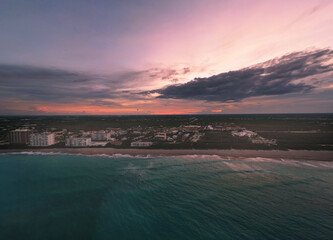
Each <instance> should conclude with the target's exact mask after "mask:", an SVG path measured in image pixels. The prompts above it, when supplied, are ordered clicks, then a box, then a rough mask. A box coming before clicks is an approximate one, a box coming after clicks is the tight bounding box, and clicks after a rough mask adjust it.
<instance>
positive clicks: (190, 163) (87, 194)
mask: <svg viewBox="0 0 333 240" xmlns="http://www.w3.org/2000/svg"><path fill="white" fill-rule="evenodd" d="M332 223H333V163H327V162H326V163H325V162H301V161H288V162H287V161H285V162H281V161H276V160H269V159H247V160H226V159H221V158H219V157H216V156H184V157H161V158H131V157H124V156H123V157H121V156H118V157H106V156H93V157H92V156H80V155H24V154H20V155H15V154H11V155H6V154H3V155H0V239H10V240H14V239H20V240H27V239H43V240H44V239H71V240H73V239H302V240H303V239H332V236H333V227H332Z"/></svg>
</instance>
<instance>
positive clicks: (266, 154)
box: [0, 148, 333, 162]
mask: <svg viewBox="0 0 333 240" xmlns="http://www.w3.org/2000/svg"><path fill="white" fill-rule="evenodd" d="M20 152H31V153H34V152H36V153H37V152H42V153H59V154H83V155H101V154H105V155H110V156H112V155H115V154H121V155H131V156H141V157H147V156H148V157H167V156H184V155H217V156H220V157H222V158H235V159H244V158H272V159H278V160H281V161H284V160H301V161H328V162H332V161H333V152H332V151H314V150H286V151H284V150H237V149H231V150H218V149H211V150H206V149H117V148H39V149H1V150H0V153H20Z"/></svg>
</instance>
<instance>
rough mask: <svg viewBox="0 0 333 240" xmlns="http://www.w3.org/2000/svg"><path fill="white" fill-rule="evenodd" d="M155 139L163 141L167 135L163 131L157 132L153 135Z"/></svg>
mask: <svg viewBox="0 0 333 240" xmlns="http://www.w3.org/2000/svg"><path fill="white" fill-rule="evenodd" d="M155 139H157V140H162V141H165V140H166V139H167V135H166V133H164V132H159V133H157V134H156V135H155Z"/></svg>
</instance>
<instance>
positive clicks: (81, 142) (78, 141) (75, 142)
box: [66, 137, 91, 147]
mask: <svg viewBox="0 0 333 240" xmlns="http://www.w3.org/2000/svg"><path fill="white" fill-rule="evenodd" d="M88 146H91V138H84V137H80V138H73V137H71V138H67V139H66V147H88Z"/></svg>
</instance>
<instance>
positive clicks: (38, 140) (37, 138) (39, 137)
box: [30, 132, 55, 147]
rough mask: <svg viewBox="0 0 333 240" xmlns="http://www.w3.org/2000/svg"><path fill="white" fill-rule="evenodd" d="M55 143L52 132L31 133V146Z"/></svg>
mask: <svg viewBox="0 0 333 240" xmlns="http://www.w3.org/2000/svg"><path fill="white" fill-rule="evenodd" d="M53 144H55V136H54V134H52V133H46V132H45V133H34V134H31V135H30V146H34V147H37V146H38V147H45V146H50V145H53Z"/></svg>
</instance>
